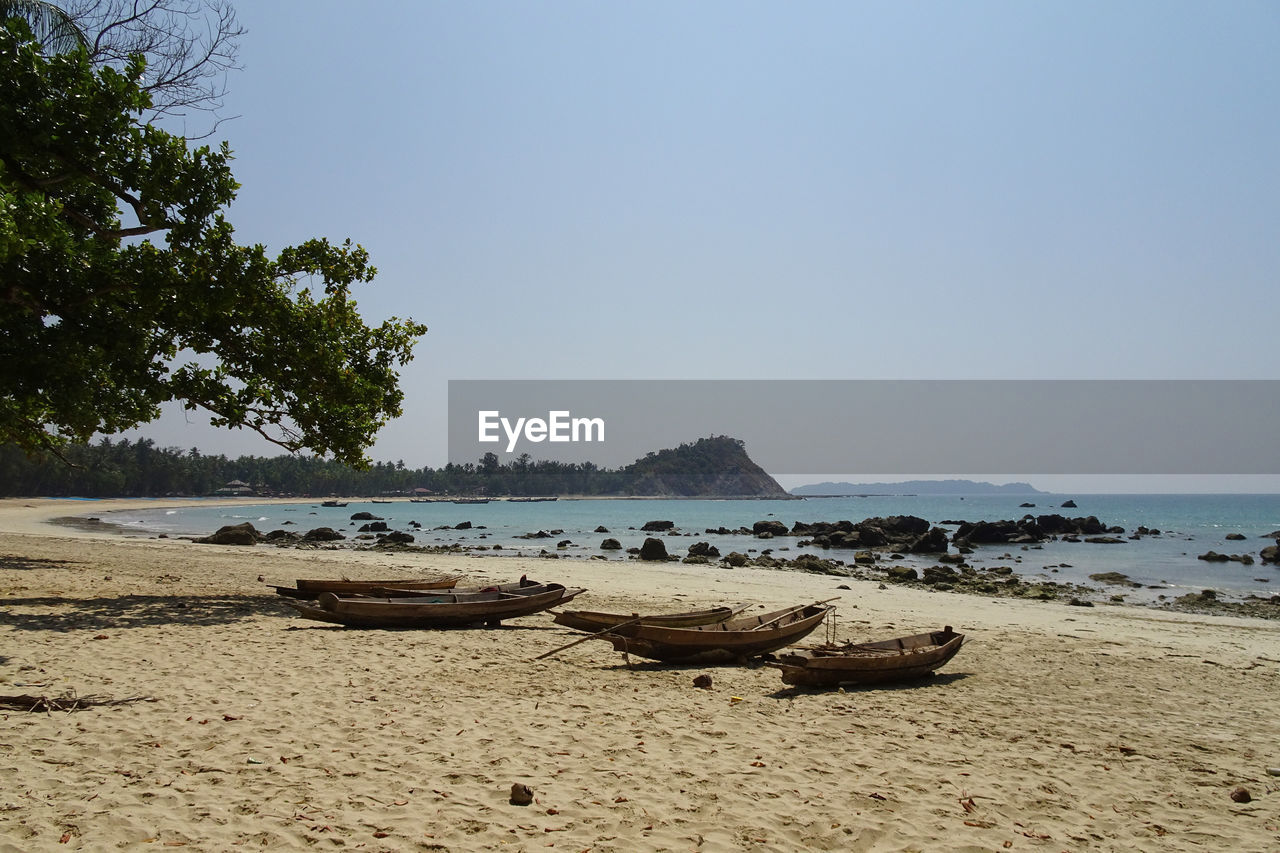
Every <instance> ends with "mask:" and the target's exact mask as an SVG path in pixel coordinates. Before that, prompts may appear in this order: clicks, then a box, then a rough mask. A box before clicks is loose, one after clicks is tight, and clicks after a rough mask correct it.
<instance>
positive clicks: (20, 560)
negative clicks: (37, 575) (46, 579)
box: [0, 554, 84, 572]
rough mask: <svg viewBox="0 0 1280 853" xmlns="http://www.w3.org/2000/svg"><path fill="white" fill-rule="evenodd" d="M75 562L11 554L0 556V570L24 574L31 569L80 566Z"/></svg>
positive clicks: (80, 564)
mask: <svg viewBox="0 0 1280 853" xmlns="http://www.w3.org/2000/svg"><path fill="white" fill-rule="evenodd" d="M82 565H84V563H81V562H78V561H76V560H47V559H45V558H44V557H19V556H15V555H12V554H5V555H0V570H3V569H10V570H12V571H18V572H24V571H31V570H33V569H53V568H58V567H60V566H82Z"/></svg>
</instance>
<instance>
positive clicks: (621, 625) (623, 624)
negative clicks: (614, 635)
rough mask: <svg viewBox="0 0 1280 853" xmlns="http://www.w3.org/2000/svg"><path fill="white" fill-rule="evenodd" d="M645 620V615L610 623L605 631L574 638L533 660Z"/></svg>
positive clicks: (549, 655)
mask: <svg viewBox="0 0 1280 853" xmlns="http://www.w3.org/2000/svg"><path fill="white" fill-rule="evenodd" d="M643 621H644V617H643V616H637V617H636V618H634V619H631V620H628V621H626V622H619V623H618V624H617V625H610V626H609V627H608V628H605V629H604V630H603V631H596V632H595V633H594V634H588V635H587V636H585V637H579V638H578V639H576V640H574V641H573V642H572V643H570V644H569V645H567V646H561V647H560V648H558V649H552V650H551V651H549V652H547V653H546V654H543V655H538V656H537V657H536V658H534V659H533V660H542V659H543V658H549V657H551V656H552V655H554V654H555V653H556V652H562V651H564V650H565V649H571V648H573V647H574V646H576V645H578V643H585V642H586V641H587V640H594V639H595V638H596V637H599V636H600V635H602V634H607V633H609V632H610V631H616V630H617V629H619V628H625V627H627V626H628V625H634V624H636V623H637V622H643ZM532 662H533V661H530V663H532Z"/></svg>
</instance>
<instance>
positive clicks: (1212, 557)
mask: <svg viewBox="0 0 1280 853" xmlns="http://www.w3.org/2000/svg"><path fill="white" fill-rule="evenodd" d="M1196 559H1197V560H1204V561H1205V562H1207V563H1225V562H1227V561H1228V560H1230V559H1231V558H1230V557H1229V556H1227V555H1226V554H1219V553H1218V552H1217V551H1209V552H1207V553H1204V554H1201V555H1200V556H1199V557H1196Z"/></svg>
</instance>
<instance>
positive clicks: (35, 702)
mask: <svg viewBox="0 0 1280 853" xmlns="http://www.w3.org/2000/svg"><path fill="white" fill-rule="evenodd" d="M154 701H156V700H155V699H154V698H153V697H151V696H128V697H126V698H124V699H112V698H111V697H109V696H77V695H75V694H74V693H68V694H65V695H62V696H33V695H30V694H27V693H20V694H18V695H10V696H0V709H3V710H5V711H46V712H49V713H52V712H54V711H67V712H71V711H83V710H84V709H85V708H96V707H100V706H103V705H129V704H132V703H134V702H154Z"/></svg>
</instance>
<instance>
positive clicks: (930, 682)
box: [766, 672, 969, 699]
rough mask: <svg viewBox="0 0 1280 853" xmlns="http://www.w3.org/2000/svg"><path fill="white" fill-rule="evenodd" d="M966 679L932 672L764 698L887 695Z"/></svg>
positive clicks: (779, 692)
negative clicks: (844, 694)
mask: <svg viewBox="0 0 1280 853" xmlns="http://www.w3.org/2000/svg"><path fill="white" fill-rule="evenodd" d="M968 677H969V673H967V672H946V673H939V672H934V673H930V674H929V675H926V676H923V677H921V678H913V679H910V680H908V681H893V682H888V683H885V684H833V685H831V686H829V687H809V686H797V687H784V688H782V689H781V690H775V691H774V692H772V693H769V694H766V698H768V699H794V698H795V697H797V696H809V695H818V694H822V693H835V692H837V691H843V692H845V693H870V692H872V691H877V692H886V693H888V692H896V691H900V690H915V689H917V688H920V687H942V686H944V685H947V684H951V683H952V682H955V681H961V680H963V679H965V678H968Z"/></svg>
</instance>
